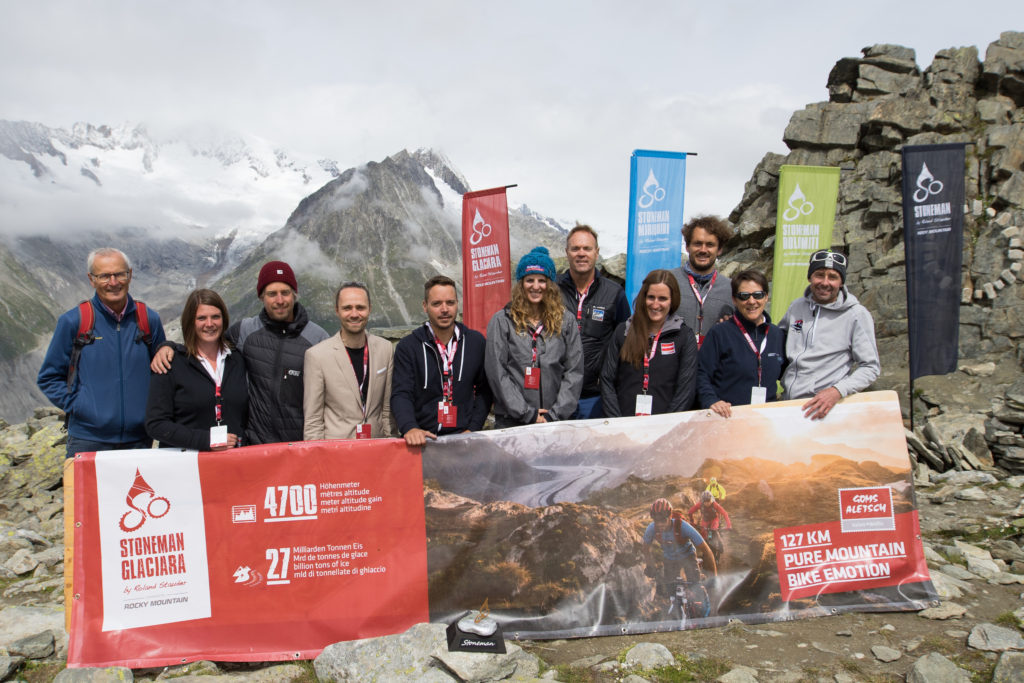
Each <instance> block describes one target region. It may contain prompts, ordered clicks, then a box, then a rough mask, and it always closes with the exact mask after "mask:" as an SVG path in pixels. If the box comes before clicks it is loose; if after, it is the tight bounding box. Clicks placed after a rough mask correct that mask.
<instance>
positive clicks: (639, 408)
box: [635, 330, 661, 415]
mask: <svg viewBox="0 0 1024 683" xmlns="http://www.w3.org/2000/svg"><path fill="white" fill-rule="evenodd" d="M660 337H661V330H658V334H656V335H654V339H653V340H652V341H651V350H650V351H648V352H647V353H645V354H644V393H642V394H637V395H636V411H635V413H636V414H637V415H651V414H652V413H653V412H654V397H653V396H651V395H650V394H648V393H647V390H648V389H650V387H651V360H652V359H653V358H654V354H656V353H657V352H658V339H659V338H660Z"/></svg>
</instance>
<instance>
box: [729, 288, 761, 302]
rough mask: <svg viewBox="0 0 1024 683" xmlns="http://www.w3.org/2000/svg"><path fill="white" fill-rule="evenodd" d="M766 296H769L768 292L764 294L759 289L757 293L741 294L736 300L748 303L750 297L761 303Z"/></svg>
mask: <svg viewBox="0 0 1024 683" xmlns="http://www.w3.org/2000/svg"><path fill="white" fill-rule="evenodd" d="M766 296H768V292H763V291H761V290H760V289H759V290H757V291H756V292H740V293H738V294H737V295H736V298H737V299H739V300H740V301H746V300H747V299H749V298H750V297H754V298H755V299H757V300H758V301H760V300H761V299H763V298H765V297H766Z"/></svg>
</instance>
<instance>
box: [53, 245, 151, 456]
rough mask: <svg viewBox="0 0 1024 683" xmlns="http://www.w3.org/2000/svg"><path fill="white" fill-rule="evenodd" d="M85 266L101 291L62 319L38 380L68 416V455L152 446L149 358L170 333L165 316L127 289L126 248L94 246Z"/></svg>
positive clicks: (127, 264)
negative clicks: (148, 412)
mask: <svg viewBox="0 0 1024 683" xmlns="http://www.w3.org/2000/svg"><path fill="white" fill-rule="evenodd" d="M86 267H87V268H88V275H89V283H90V284H91V285H92V287H93V289H95V290H96V294H95V295H94V296H93V297H92V299H91V300H90V301H84V302H82V303H81V304H79V305H78V306H76V307H75V308H73V309H71V310H70V311H67V312H66V313H64V314H63V315H61V316H60V318H59V319H58V320H57V330H56V331H55V332H54V334H53V338H52V339H51V340H50V347H49V349H47V351H46V358H45V359H44V360H43V365H42V367H41V368H40V369H39V376H38V378H37V380H36V382H37V384H38V385H39V388H40V389H41V390H42V392H43V393H44V394H46V397H47V398H49V399H50V401H52V402H53V404H54V405H55V406H57V407H58V408H60V409H61V410H63V411H64V413H65V414H66V416H67V430H68V441H67V457H69V458H70V457H73V456H74V455H75V454H76V453H88V452H94V451H112V450H122V449H130V448H150V447H151V446H152V445H153V441H152V439H150V438H148V437H147V436H146V427H145V421H146V397H147V395H148V394H149V363H150V359H151V357H152V355H153V353H154V351H155V350H156V348H157V347H158V346H159V345H160V344H161V343H162V342H163V341H164V328H163V325H162V324H161V323H160V316H159V315H158V314H157V312H156V311H154V310H152V309H149V308H147V307H146V306H145V304H143V303H142V302H136V301H135V299H133V298H132V297H131V295H129V294H128V286H129V285H130V284H131V281H132V267H131V264H130V263H129V262H128V257H127V256H125V255H124V252H122V251H120V250H118V249H113V248H103V249H96V250H95V251H93V252H92V253H90V254H89V257H88V259H87V261H86Z"/></svg>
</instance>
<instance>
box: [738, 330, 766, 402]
mask: <svg viewBox="0 0 1024 683" xmlns="http://www.w3.org/2000/svg"><path fill="white" fill-rule="evenodd" d="M732 319H733V322H735V323H736V327H738V328H740V332H741V333H742V334H743V338H744V339H746V340H747V346H749V347H750V350H751V351H753V352H754V357H756V358H757V386H754V387H751V388H750V405H758V404H760V403H765V402H767V400H768V389H767V388H766V387H763V386H761V354H763V353H764V347H765V345H766V344H767V343H768V331H767V330H765V333H764V339H762V340H761V348H758V347H757V346H756V345H755V344H754V340H753V339H751V338H750V334H749V333H747V330H746V328H745V327H743V323H741V322H740V321H739V315H738V314H737V315H734V316H733V317H732Z"/></svg>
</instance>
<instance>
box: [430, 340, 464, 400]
mask: <svg viewBox="0 0 1024 683" xmlns="http://www.w3.org/2000/svg"><path fill="white" fill-rule="evenodd" d="M448 343H449V344H450V345H451V355H448V347H447V346H445V345H444V344H442V343H441V340H440V339H438V338H437V335H436V334H435V335H434V344H436V345H437V352H438V353H439V354H440V355H441V393H442V394H443V395H444V400H445V402H447V403H453V402H454V398H453V396H454V390H453V389H452V379H453V378H452V375H454V374H455V353H456V351H458V349H459V338H458V336H457V335H455V334H454V333H453V334H452V338H451V341H449V342H448Z"/></svg>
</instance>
